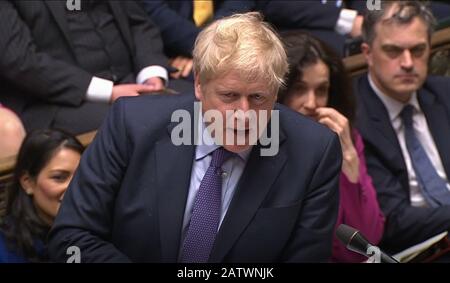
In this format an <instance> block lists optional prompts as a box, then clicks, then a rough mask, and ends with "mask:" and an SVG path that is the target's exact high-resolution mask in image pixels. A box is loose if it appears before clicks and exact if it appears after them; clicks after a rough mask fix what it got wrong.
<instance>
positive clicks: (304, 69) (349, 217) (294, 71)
mask: <svg viewBox="0 0 450 283" xmlns="http://www.w3.org/2000/svg"><path fill="white" fill-rule="evenodd" d="M283 38H284V43H285V46H286V50H287V53H288V61H289V74H288V77H287V78H286V88H285V89H283V90H282V91H281V92H280V93H279V101H280V102H281V103H283V104H285V105H287V106H289V107H290V108H292V109H294V110H296V111H297V112H300V113H302V114H304V115H306V116H308V117H310V118H312V119H314V120H316V121H317V122H319V123H321V124H323V125H325V126H327V127H328V128H330V129H331V130H333V131H334V132H336V133H337V134H338V136H339V139H340V142H341V148H342V156H343V162H342V173H341V177H340V205H339V214H338V219H337V223H336V227H338V226H339V225H340V224H342V223H345V224H347V225H350V226H352V227H354V228H356V229H358V230H360V231H361V232H362V233H363V234H364V235H365V236H366V237H367V238H368V240H369V241H370V242H372V243H373V244H378V242H379V241H380V240H381V237H382V235H383V230H384V221H385V219H384V216H383V214H382V212H381V210H380V208H379V205H378V201H377V197H376V192H375V189H374V187H373V184H372V179H371V178H370V176H369V175H368V173H367V169H366V163H365V158H364V145H363V142H362V139H361V136H360V135H359V133H358V132H357V131H356V129H354V128H352V121H353V118H354V116H355V104H354V99H353V94H352V88H351V84H350V80H349V79H348V77H347V74H346V72H345V69H344V67H343V64H342V61H341V60H340V58H339V57H338V56H337V55H336V54H335V53H334V52H333V51H332V50H331V49H330V48H329V47H327V46H326V45H325V44H324V43H322V42H320V41H319V40H317V39H315V38H313V37H312V36H310V35H308V34H306V33H299V32H288V33H285V34H284V35H283ZM363 260H364V258H363V257H362V256H360V255H358V254H356V253H353V252H351V251H348V250H347V249H346V248H345V246H344V245H343V244H342V243H340V241H339V240H338V239H337V238H336V237H334V239H333V253H332V261H335V262H361V261H363Z"/></svg>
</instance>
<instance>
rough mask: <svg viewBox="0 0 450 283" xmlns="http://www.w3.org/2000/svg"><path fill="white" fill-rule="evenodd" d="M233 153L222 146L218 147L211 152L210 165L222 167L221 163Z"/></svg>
mask: <svg viewBox="0 0 450 283" xmlns="http://www.w3.org/2000/svg"><path fill="white" fill-rule="evenodd" d="M231 155H233V153H232V152H229V151H228V150H226V149H225V148H223V147H219V148H217V149H216V150H214V151H213V153H212V160H211V165H212V166H214V167H222V164H223V163H224V162H225V161H226V160H227V159H228V158H230V157H231Z"/></svg>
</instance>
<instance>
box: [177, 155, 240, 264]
mask: <svg viewBox="0 0 450 283" xmlns="http://www.w3.org/2000/svg"><path fill="white" fill-rule="evenodd" d="M231 155H232V153H231V152H229V151H227V150H225V149H224V148H223V147H219V148H218V149H216V150H215V151H214V152H213V153H212V160H211V163H210V165H209V167H208V170H207V171H206V173H205V176H204V177H203V179H202V182H201V183H200V188H199V189H198V193H197V196H196V197H195V201H194V208H193V210H192V216H191V220H190V222H189V228H188V231H187V234H186V238H185V240H184V245H183V250H182V255H181V262H186V263H187V262H189V263H190V262H198V263H204V262H207V261H208V259H209V255H210V253H211V249H212V247H213V244H214V240H215V238H216V233H217V229H218V227H219V221H220V211H221V204H222V169H221V167H222V164H223V163H224V162H225V160H226V159H227V158H228V157H230V156H231Z"/></svg>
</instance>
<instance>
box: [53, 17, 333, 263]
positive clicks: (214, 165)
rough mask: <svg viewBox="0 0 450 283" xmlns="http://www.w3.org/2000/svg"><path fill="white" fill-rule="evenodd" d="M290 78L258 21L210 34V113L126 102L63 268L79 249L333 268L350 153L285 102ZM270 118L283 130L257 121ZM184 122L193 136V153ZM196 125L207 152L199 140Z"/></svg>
mask: <svg viewBox="0 0 450 283" xmlns="http://www.w3.org/2000/svg"><path fill="white" fill-rule="evenodd" d="M255 35H258V36H255ZM287 68H288V65H287V58H286V52H285V50H284V48H283V45H282V43H281V41H280V40H279V38H278V37H277V35H276V34H275V33H274V32H273V30H272V29H271V28H270V26H269V25H268V24H266V23H264V22H262V20H261V17H260V14H258V13H255V12H253V13H247V14H236V15H234V16H230V17H227V18H223V19H220V20H218V21H216V22H214V23H212V24H211V25H210V26H208V27H207V28H205V29H204V30H203V31H202V32H201V33H200V34H199V37H198V39H197V42H196V45H195V47H194V70H195V96H196V98H197V100H198V101H197V103H198V102H199V101H200V102H201V105H200V106H196V105H197V104H195V103H194V102H195V101H194V99H193V98H192V97H189V96H182V97H181V98H176V97H173V96H172V97H171V96H146V97H133V98H123V99H119V100H118V101H117V102H116V103H114V105H113V107H112V110H111V113H110V114H109V116H108V118H107V119H106V121H105V123H104V125H103V126H102V128H101V129H100V131H99V133H98V134H97V136H96V138H95V140H94V141H93V143H92V144H91V145H90V146H89V148H88V149H87V151H86V152H85V154H84V155H83V157H82V160H81V163H80V166H79V170H78V171H77V173H76V174H75V176H74V179H73V181H72V182H71V184H70V186H69V188H68V190H67V192H66V194H65V196H64V199H63V203H62V205H61V209H60V211H59V214H58V216H57V217H56V221H55V224H54V226H53V228H52V230H51V232H50V235H49V252H50V256H51V258H52V259H53V260H55V261H67V259H68V256H67V254H66V251H67V249H68V248H69V247H70V246H76V247H78V248H79V250H80V260H81V262H325V261H328V260H329V258H330V256H331V241H332V237H333V228H334V225H335V222H336V217H337V211H338V198H339V197H338V180H339V172H340V170H341V169H340V168H341V162H342V154H341V149H340V145H339V140H338V137H337V135H336V134H334V133H333V132H332V131H331V130H329V129H328V128H327V127H325V126H322V125H319V124H318V123H316V122H314V121H312V120H310V119H308V118H306V117H304V116H302V115H300V114H298V113H296V112H294V111H292V110H290V109H288V108H287V107H285V106H282V105H277V104H276V103H275V102H276V97H277V92H278V90H279V88H280V86H281V84H282V82H283V79H284V75H285V73H286V72H287ZM175 111H176V113H175ZM252 112H253V113H254V114H255V115H256V117H255V116H252V115H251V113H252ZM194 113H197V114H202V115H200V118H199V119H195V114H194ZM208 113H215V114H216V115H217V116H214V121H213V120H208V119H207V118H206V116H207V115H208ZM266 114H270V115H271V116H270V117H268V116H265V117H266V118H270V122H269V120H263V119H262V120H263V122H260V123H259V124H255V123H253V122H254V121H255V120H254V119H256V120H259V119H261V117H264V115H266ZM203 115H204V119H203V118H202V116H203ZM174 117H185V119H186V120H184V119H183V121H180V120H179V119H177V118H174ZM189 117H191V118H189ZM192 117H193V118H192ZM252 117H253V118H252ZM224 118H228V119H227V121H231V122H232V123H229V122H227V123H225V120H224ZM221 119H222V122H218V121H219V120H221ZM264 121H265V122H264ZM181 125H184V126H188V127H191V128H190V129H191V130H189V129H185V131H183V133H184V134H185V135H186V136H187V141H186V142H185V143H178V137H179V134H180V132H179V131H178V130H177V129H178V128H179V127H180V126H181ZM239 125H241V126H239ZM195 129H197V131H198V133H200V134H199V135H195V137H197V138H198V137H202V139H201V140H202V141H205V142H198V139H197V138H195V139H194V135H192V134H186V132H189V133H193V132H196V131H195ZM254 131H257V132H258V135H257V136H256V137H258V138H257V140H253V139H252V134H251V133H252V132H254ZM264 133H266V134H267V135H265V134H264ZM236 135H237V137H238V138H239V137H242V138H243V140H244V142H243V143H239V141H238V142H235V139H234V137H236ZM264 136H268V137H271V139H270V141H269V143H266V142H265V138H264ZM221 137H222V138H221ZM229 137H231V139H230V140H228V138H229ZM192 141H195V142H192ZM271 148H273V149H275V150H274V151H272V152H266V151H265V149H269V150H270V149H271ZM224 156H228V159H226V158H225V157H224ZM218 160H221V161H218ZM212 180H214V182H212Z"/></svg>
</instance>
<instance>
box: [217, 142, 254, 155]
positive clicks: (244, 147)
mask: <svg viewBox="0 0 450 283" xmlns="http://www.w3.org/2000/svg"><path fill="white" fill-rule="evenodd" d="M223 147H224V148H225V149H226V150H228V151H231V152H234V153H240V152H243V151H246V150H247V149H249V148H250V147H251V145H248V144H245V145H226V144H225V145H223Z"/></svg>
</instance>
